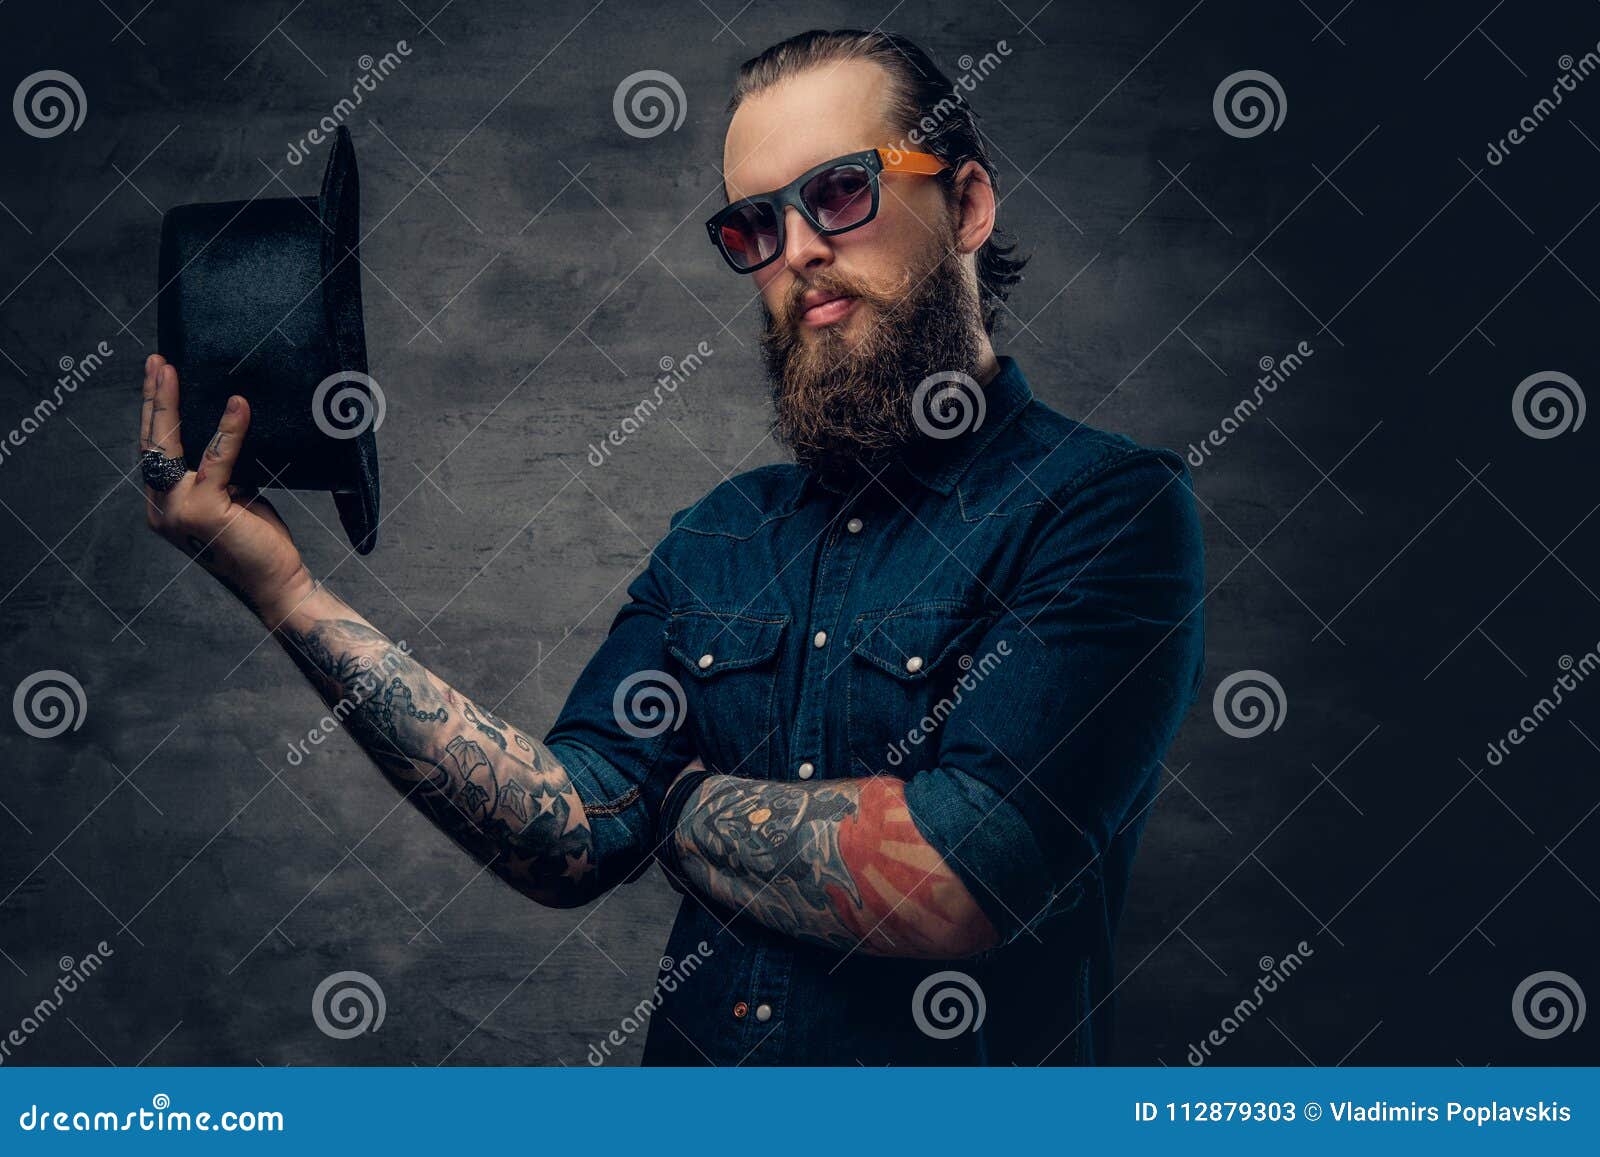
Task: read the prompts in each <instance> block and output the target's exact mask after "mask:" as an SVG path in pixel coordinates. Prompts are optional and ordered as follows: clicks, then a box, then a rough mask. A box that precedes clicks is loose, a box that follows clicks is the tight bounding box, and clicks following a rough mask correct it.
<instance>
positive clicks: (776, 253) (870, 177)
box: [706, 149, 883, 273]
mask: <svg viewBox="0 0 1600 1157" xmlns="http://www.w3.org/2000/svg"><path fill="white" fill-rule="evenodd" d="M846 165H860V166H861V167H862V168H864V169H865V170H866V171H867V183H868V185H869V186H870V187H871V189H872V207H871V208H870V209H868V210H867V215H866V216H865V217H863V218H861V220H859V221H852V222H851V223H850V224H848V225H844V226H841V227H840V228H838V229H826V228H824V227H823V225H822V222H820V221H818V220H817V218H816V216H815V215H814V214H813V213H812V212H811V210H810V209H809V208H807V207H806V203H805V202H804V201H803V200H801V198H800V190H801V189H803V188H805V186H806V184H807V183H808V182H810V181H811V180H812V179H813V178H815V177H817V176H820V175H821V174H823V173H826V172H827V171H828V170H829V169H838V168H843V167H844V166H846ZM882 172H883V157H882V156H881V155H880V153H879V152H878V150H877V149H864V150H863V151H861V152H859V153H846V154H845V155H844V156H842V157H834V158H833V160H831V161H823V162H822V164H820V165H817V166H816V167H815V168H812V169H807V170H806V171H805V172H803V173H801V174H800V175H799V176H798V177H796V178H795V179H794V180H792V181H790V182H789V183H788V184H787V185H785V186H784V187H783V188H781V189H774V190H773V191H772V192H770V193H757V194H756V195H755V196H754V197H744V198H742V199H740V200H738V201H734V202H732V203H731V204H728V205H724V206H723V207H722V208H721V209H719V210H718V211H717V212H716V214H715V215H714V216H713V217H712V218H711V219H710V220H709V221H707V222H706V232H707V233H709V234H710V235H711V243H712V244H713V245H715V246H716V247H717V252H718V253H720V254H722V259H723V260H724V261H726V262H727V263H728V267H729V268H730V269H732V270H733V271H734V272H735V273H754V272H755V271H756V270H758V269H764V268H766V267H767V266H768V265H771V264H772V263H773V262H774V261H776V260H777V259H778V258H779V257H782V256H783V250H784V245H785V243H786V241H787V229H786V227H785V225H784V213H783V210H784V208H785V207H786V206H793V208H794V209H795V211H796V212H797V213H799V214H800V216H802V217H804V218H805V221H806V224H808V225H810V226H811V227H812V228H813V229H815V230H816V231H817V232H818V233H820V234H821V235H822V236H824V237H836V236H838V235H839V234H840V233H848V232H850V230H852V229H859V228H861V226H863V225H865V224H867V223H868V222H869V221H871V220H872V219H873V218H874V217H876V216H877V215H878V178H879V174H881V173H882ZM751 205H770V206H771V207H772V208H773V209H774V210H775V212H774V216H775V217H776V218H777V223H778V244H777V247H776V248H775V249H774V250H773V251H772V254H771V256H769V257H766V258H764V259H763V260H761V261H758V262H757V263H756V264H754V265H749V266H745V265H740V264H739V263H738V262H737V261H735V260H734V259H733V256H732V254H730V253H729V252H728V247H727V246H726V245H724V244H723V243H722V222H723V221H724V220H725V219H726V218H728V217H729V216H731V215H732V214H734V213H735V212H737V211H738V210H740V209H743V208H746V207H748V206H751Z"/></svg>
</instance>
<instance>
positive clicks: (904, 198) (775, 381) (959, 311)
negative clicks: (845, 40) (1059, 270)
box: [723, 61, 982, 469]
mask: <svg viewBox="0 0 1600 1157" xmlns="http://www.w3.org/2000/svg"><path fill="white" fill-rule="evenodd" d="M889 83H890V82H889V77H888V74H887V73H886V72H884V71H883V70H882V69H881V68H879V67H878V66H877V65H875V64H870V63H865V62H861V61H850V62H846V63H843V64H839V65H823V66H821V67H818V68H813V69H810V70H808V71H806V72H803V73H800V74H799V75H797V76H794V77H792V78H790V79H789V80H786V81H784V82H782V83H781V84H778V85H776V86H774V87H772V88H770V89H767V90H766V91H764V92H761V93H759V94H757V95H756V96H753V97H751V98H749V99H748V100H746V101H745V102H744V103H743V104H742V105H741V106H740V107H739V110H738V112H737V113H735V114H734V118H733V123H732V124H731V125H730V126H729V129H728V137H727V142H726V145H725V148H724V153H723V172H724V176H725V180H726V184H727V193H728V196H729V198H730V200H737V199H738V198H741V197H747V196H752V195H755V194H757V193H766V192H770V191H772V190H774V189H778V188H781V187H783V186H784V185H786V184H788V183H789V182H790V181H792V180H794V179H795V178H796V177H798V176H799V175H800V174H801V173H803V172H806V171H807V170H809V169H811V168H813V167H815V166H816V165H819V164H821V163H822V162H824V161H827V160H831V159H833V158H834V157H838V156H842V155H844V154H846V153H853V152H860V151H863V150H866V149H871V148H877V147H880V146H885V145H890V144H893V143H895V142H896V141H898V140H900V139H902V138H903V137H904V133H903V132H900V131H897V130H896V129H895V128H894V126H892V125H891V124H890V123H889V121H888V119H887V117H886V115H885V110H886V108H887V106H888V98H889V95H890V93H889V88H888V86H889ZM784 214H785V219H784V249H783V252H782V254H781V256H780V257H779V258H778V260H776V261H774V262H772V263H771V264H770V265H767V266H766V267H764V268H762V269H759V270H757V271H756V272H755V273H753V274H751V275H750V276H751V277H752V278H753V279H754V281H755V284H756V286H757V288H758V289H759V291H760V293H761V300H762V306H763V312H764V314H765V317H766V332H765V334H764V336H763V340H762V349H763V353H764V355H765V358H766V361H767V366H768V370H769V372H770V375H771V377H772V386H773V400H774V404H775V406H776V409H777V417H778V424H777V429H776V431H775V432H776V434H777V436H778V437H779V439H780V440H781V441H783V442H784V443H786V444H787V445H788V446H789V448H790V449H791V450H792V451H793V452H794V453H795V456H796V458H797V459H798V460H799V461H800V462H802V463H803V464H806V465H813V466H818V467H821V468H825V469H826V468H830V467H833V466H836V465H839V464H840V462H841V460H843V459H853V460H867V459H871V458H873V457H875V456H876V455H878V454H879V453H881V452H883V451H887V450H892V449H893V448H895V447H897V446H900V445H903V444H904V443H906V442H908V441H911V440H912V439H914V438H915V437H916V436H917V427H916V424H915V422H914V420H913V415H912V413H911V405H910V401H911V396H912V393H913V391H914V390H915V388H916V386H917V384H918V383H919V382H920V381H921V380H922V379H923V378H925V377H926V376H928V375H929V374H931V373H936V372H939V371H943V370H961V371H963V372H967V373H971V372H973V370H974V368H975V364H976V361H977V357H978V354H977V350H978V347H979V345H980V344H981V342H982V334H981V325H980V324H979V317H978V310H977V304H976V286H975V282H974V280H973V273H972V267H971V260H970V257H969V256H968V255H967V253H965V252H963V251H962V250H963V248H964V247H963V246H962V245H960V244H959V243H958V240H957V229H956V219H955V213H954V211H953V209H952V206H951V202H950V199H949V197H948V195H947V194H946V192H945V190H944V188H943V187H942V186H941V184H940V183H939V182H938V181H936V180H933V179H930V178H927V177H919V176H910V175H904V174H897V173H890V174H884V175H882V176H881V177H880V195H879V201H878V212H877V215H876V216H875V217H874V218H873V219H872V220H871V221H869V222H868V223H867V224H865V225H862V226H860V227H859V228H856V229H853V230H851V231H850V232H848V233H841V234H837V235H835V236H831V237H824V236H821V235H820V234H818V233H817V232H816V230H814V229H813V228H812V227H811V225H810V224H809V223H808V222H807V221H806V220H805V218H804V217H802V216H801V215H800V214H799V213H797V212H796V211H795V210H794V209H785V210H784Z"/></svg>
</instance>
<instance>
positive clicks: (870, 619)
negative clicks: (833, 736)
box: [845, 603, 989, 777]
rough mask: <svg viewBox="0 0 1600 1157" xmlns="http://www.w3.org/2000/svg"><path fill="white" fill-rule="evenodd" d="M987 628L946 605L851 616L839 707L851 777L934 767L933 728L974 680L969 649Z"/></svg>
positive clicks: (971, 613)
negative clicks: (845, 676) (843, 694)
mask: <svg viewBox="0 0 1600 1157" xmlns="http://www.w3.org/2000/svg"><path fill="white" fill-rule="evenodd" d="M988 624H989V619H988V617H986V616H984V615H982V614H981V613H979V612H978V611H975V610H971V609H963V608H962V607H960V606H957V605H953V604H950V603H937V604H927V605H922V606H915V607H897V608H894V609H893V610H888V611H875V612H868V613H866V614H862V615H859V616H857V617H856V619H855V622H854V623H853V624H852V625H851V629H850V649H851V656H850V664H849V667H850V671H849V676H848V678H849V686H848V690H847V692H846V707H845V719H846V724H845V726H846V730H847V732H848V735H849V743H850V763H851V774H852V775H884V774H887V775H898V776H901V777H905V776H907V775H910V774H911V773H913V772H916V771H918V770H921V769H922V768H925V767H930V766H932V765H933V763H934V752H935V751H937V749H938V744H939V729H940V728H941V727H942V725H943V724H944V722H945V720H946V719H948V718H949V716H950V715H951V714H952V713H953V712H954V711H956V710H957V709H959V707H960V705H961V700H962V697H963V695H964V694H965V689H964V684H966V683H970V682H972V679H973V676H972V673H971V672H972V668H973V657H972V655H971V654H970V653H969V648H971V647H972V646H974V645H975V644H976V643H977V642H978V640H979V639H980V638H981V637H982V634H983V631H984V630H985V629H986V628H987V626H988Z"/></svg>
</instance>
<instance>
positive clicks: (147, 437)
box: [139, 354, 165, 450]
mask: <svg viewBox="0 0 1600 1157" xmlns="http://www.w3.org/2000/svg"><path fill="white" fill-rule="evenodd" d="M164 364H165V363H164V362H163V361H162V360H161V355H160V354H151V355H150V356H149V357H147V358H145V359H144V385H143V387H142V389H141V396H142V397H143V399H144V402H143V405H141V406H140V407H139V449H141V450H149V449H151V448H152V447H154V446H155V444H156V443H155V434H154V433H153V432H152V431H151V428H150V419H151V416H152V415H153V414H154V413H155V408H156V377H157V375H158V374H159V372H160V370H161V367H162V365H164Z"/></svg>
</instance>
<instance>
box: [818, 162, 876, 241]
mask: <svg viewBox="0 0 1600 1157" xmlns="http://www.w3.org/2000/svg"><path fill="white" fill-rule="evenodd" d="M800 199H801V200H802V201H804V202H805V206H806V208H807V209H809V210H811V214H812V216H814V217H815V218H816V219H817V223H818V224H820V225H821V226H822V227H823V228H824V229H848V228H849V227H850V226H852V225H859V224H861V222H863V221H865V220H866V219H867V218H868V217H869V216H871V214H872V175H871V174H870V173H868V172H867V170H866V167H865V166H863V165H835V166H834V167H833V168H831V169H828V170H827V171H826V172H822V173H818V174H817V175H816V176H815V177H812V178H811V180H809V181H807V182H806V184H805V187H804V188H803V189H801V190H800Z"/></svg>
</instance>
